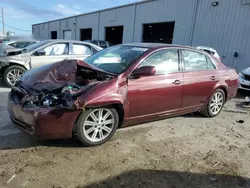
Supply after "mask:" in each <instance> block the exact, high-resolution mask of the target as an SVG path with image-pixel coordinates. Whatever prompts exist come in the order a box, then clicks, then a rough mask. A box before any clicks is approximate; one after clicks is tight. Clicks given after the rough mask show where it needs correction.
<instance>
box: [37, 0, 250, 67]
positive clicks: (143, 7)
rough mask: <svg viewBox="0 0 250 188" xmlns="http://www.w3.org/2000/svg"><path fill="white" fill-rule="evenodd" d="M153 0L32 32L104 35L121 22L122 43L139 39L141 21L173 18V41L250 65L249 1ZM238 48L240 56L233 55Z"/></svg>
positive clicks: (239, 64)
mask: <svg viewBox="0 0 250 188" xmlns="http://www.w3.org/2000/svg"><path fill="white" fill-rule="evenodd" d="M214 1H215V0H152V1H149V2H144V3H139V4H133V5H129V6H124V7H120V8H114V9H109V10H103V11H99V12H96V13H90V14H85V15H79V16H76V17H71V18H66V19H62V20H59V21H54V22H50V23H49V25H48V23H42V24H39V25H33V27H32V29H33V33H34V36H38V37H39V38H41V39H46V38H50V31H52V30H54V29H58V27H59V28H60V29H58V30H60V32H59V33H58V38H63V31H64V30H71V31H72V39H77V40H79V39H80V29H81V28H92V38H93V39H101V40H103V39H105V27H110V26H121V25H122V26H124V32H123V43H129V42H141V41H142V33H143V24H145V23H157V22H168V21H170V22H171V21H175V29H174V38H173V43H175V44H183V45H205V46H211V47H213V48H215V49H217V50H218V52H219V54H220V55H221V57H223V61H224V63H225V64H227V65H229V66H231V67H234V68H237V70H241V69H243V68H246V67H249V66H250V53H248V49H250V39H249V36H248V35H249V33H250V21H248V19H249V18H250V5H249V4H247V5H243V4H242V2H243V1H242V0H217V1H218V2H219V5H218V6H215V7H213V6H212V2H214ZM235 52H237V53H238V54H239V57H237V58H235V57H234V53H235Z"/></svg>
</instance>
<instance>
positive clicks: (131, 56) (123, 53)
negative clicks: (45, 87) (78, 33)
mask: <svg viewBox="0 0 250 188" xmlns="http://www.w3.org/2000/svg"><path fill="white" fill-rule="evenodd" d="M147 50H148V48H144V47H134V46H123V45H119V46H113V47H110V48H106V49H104V50H102V51H100V52H97V53H96V54H94V55H92V56H90V57H89V58H87V59H85V60H84V62H86V63H88V64H89V65H94V66H96V67H98V68H100V69H102V70H104V71H106V72H110V73H113V74H120V73H122V72H123V71H124V70H125V69H126V68H127V67H129V66H130V65H131V63H133V62H134V60H135V59H137V58H138V57H139V56H141V55H142V54H143V53H145V51H147Z"/></svg>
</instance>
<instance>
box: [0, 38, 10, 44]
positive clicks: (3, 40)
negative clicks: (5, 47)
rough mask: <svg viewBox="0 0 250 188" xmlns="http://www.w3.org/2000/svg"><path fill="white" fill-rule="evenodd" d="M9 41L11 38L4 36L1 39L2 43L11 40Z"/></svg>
mask: <svg viewBox="0 0 250 188" xmlns="http://www.w3.org/2000/svg"><path fill="white" fill-rule="evenodd" d="M9 41H10V39H9V38H2V39H0V45H1V44H4V43H6V42H9Z"/></svg>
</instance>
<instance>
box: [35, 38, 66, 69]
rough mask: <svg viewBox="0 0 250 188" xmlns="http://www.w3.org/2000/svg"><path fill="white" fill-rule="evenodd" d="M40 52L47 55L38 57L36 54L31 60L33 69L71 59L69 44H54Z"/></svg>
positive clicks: (41, 49)
mask: <svg viewBox="0 0 250 188" xmlns="http://www.w3.org/2000/svg"><path fill="white" fill-rule="evenodd" d="M39 51H45V55H39V56H38V55H37V54H36V52H34V53H33V54H32V55H31V58H30V59H31V68H36V67H39V66H41V65H46V64H50V63H55V62H58V61H62V60H65V59H69V43H67V42H60V43H53V44H50V45H47V46H46V47H43V48H40V49H39Z"/></svg>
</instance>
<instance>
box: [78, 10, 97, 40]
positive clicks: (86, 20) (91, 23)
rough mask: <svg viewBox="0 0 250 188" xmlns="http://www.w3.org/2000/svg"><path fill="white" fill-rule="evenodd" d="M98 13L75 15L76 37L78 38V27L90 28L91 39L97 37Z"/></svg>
mask: <svg viewBox="0 0 250 188" xmlns="http://www.w3.org/2000/svg"><path fill="white" fill-rule="evenodd" d="M98 24H99V13H94V14H87V15H82V16H77V17H76V39H77V40H80V29H87V28H91V29H92V39H98Z"/></svg>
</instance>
